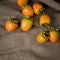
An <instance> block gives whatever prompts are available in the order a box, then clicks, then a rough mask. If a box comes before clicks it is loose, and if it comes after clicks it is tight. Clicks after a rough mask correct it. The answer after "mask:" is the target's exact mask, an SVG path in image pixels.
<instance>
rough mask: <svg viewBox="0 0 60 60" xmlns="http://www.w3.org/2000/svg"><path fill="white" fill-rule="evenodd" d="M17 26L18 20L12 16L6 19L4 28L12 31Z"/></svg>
mask: <svg viewBox="0 0 60 60" xmlns="http://www.w3.org/2000/svg"><path fill="white" fill-rule="evenodd" d="M17 27H18V21H17V20H15V19H14V18H12V19H9V20H7V21H6V23H5V29H6V30H7V31H8V32H12V31H14V30H16V29H17Z"/></svg>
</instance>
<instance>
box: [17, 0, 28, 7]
mask: <svg viewBox="0 0 60 60" xmlns="http://www.w3.org/2000/svg"><path fill="white" fill-rule="evenodd" d="M27 3H28V0H17V4H18V6H19V7H23V6H24V5H26V4H27Z"/></svg>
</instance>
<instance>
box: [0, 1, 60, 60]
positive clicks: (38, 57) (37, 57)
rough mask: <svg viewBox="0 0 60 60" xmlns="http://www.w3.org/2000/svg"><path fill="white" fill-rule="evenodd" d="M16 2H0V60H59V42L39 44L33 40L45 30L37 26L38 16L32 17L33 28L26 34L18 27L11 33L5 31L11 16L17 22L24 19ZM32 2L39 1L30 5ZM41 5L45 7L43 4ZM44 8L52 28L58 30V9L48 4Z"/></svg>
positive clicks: (59, 24)
mask: <svg viewBox="0 0 60 60" xmlns="http://www.w3.org/2000/svg"><path fill="white" fill-rule="evenodd" d="M16 2H17V1H16V0H1V1H0V60H60V41H59V42H57V43H54V44H53V43H51V42H47V43H45V44H39V43H37V41H36V39H35V37H36V35H37V34H38V33H39V32H41V31H44V30H46V29H44V28H41V27H40V26H39V24H38V20H39V17H40V16H36V15H35V16H34V17H33V19H34V26H33V28H32V29H31V30H29V31H28V32H23V31H21V29H20V27H19V28H18V29H17V30H16V31H14V32H11V33H8V32H7V31H6V30H5V28H4V25H5V22H6V20H7V19H9V18H10V17H11V16H15V17H17V18H18V19H19V20H21V19H22V18H23V17H24V16H23V15H22V14H21V13H20V8H19V7H18V6H17V3H16ZM34 2H40V1H38V0H32V1H30V3H31V5H32V3H34ZM43 5H44V6H45V4H44V3H43ZM47 5H48V6H50V7H48V6H47ZM46 6H47V11H46V13H47V14H49V15H50V16H51V18H52V26H54V27H57V28H60V11H59V9H57V8H56V7H55V6H54V8H53V6H51V5H50V4H46ZM46 6H45V7H46ZM59 8H60V7H59Z"/></svg>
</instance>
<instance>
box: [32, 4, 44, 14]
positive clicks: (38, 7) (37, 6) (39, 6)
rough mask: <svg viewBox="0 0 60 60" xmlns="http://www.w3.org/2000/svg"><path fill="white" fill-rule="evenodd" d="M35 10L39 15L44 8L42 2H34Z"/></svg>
mask: <svg viewBox="0 0 60 60" xmlns="http://www.w3.org/2000/svg"><path fill="white" fill-rule="evenodd" d="M33 10H34V12H35V14H37V15H38V14H40V13H41V12H42V10H43V6H42V4H39V3H34V4H33Z"/></svg>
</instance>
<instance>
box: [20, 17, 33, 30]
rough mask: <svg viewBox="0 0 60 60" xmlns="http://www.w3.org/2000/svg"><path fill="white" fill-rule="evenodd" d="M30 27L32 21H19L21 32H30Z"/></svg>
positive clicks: (25, 19)
mask: <svg viewBox="0 0 60 60" xmlns="http://www.w3.org/2000/svg"><path fill="white" fill-rule="evenodd" d="M32 25H33V21H32V20H31V19H27V18H24V19H22V21H21V29H22V30H23V31H28V30H30V29H31V27H32Z"/></svg>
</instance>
